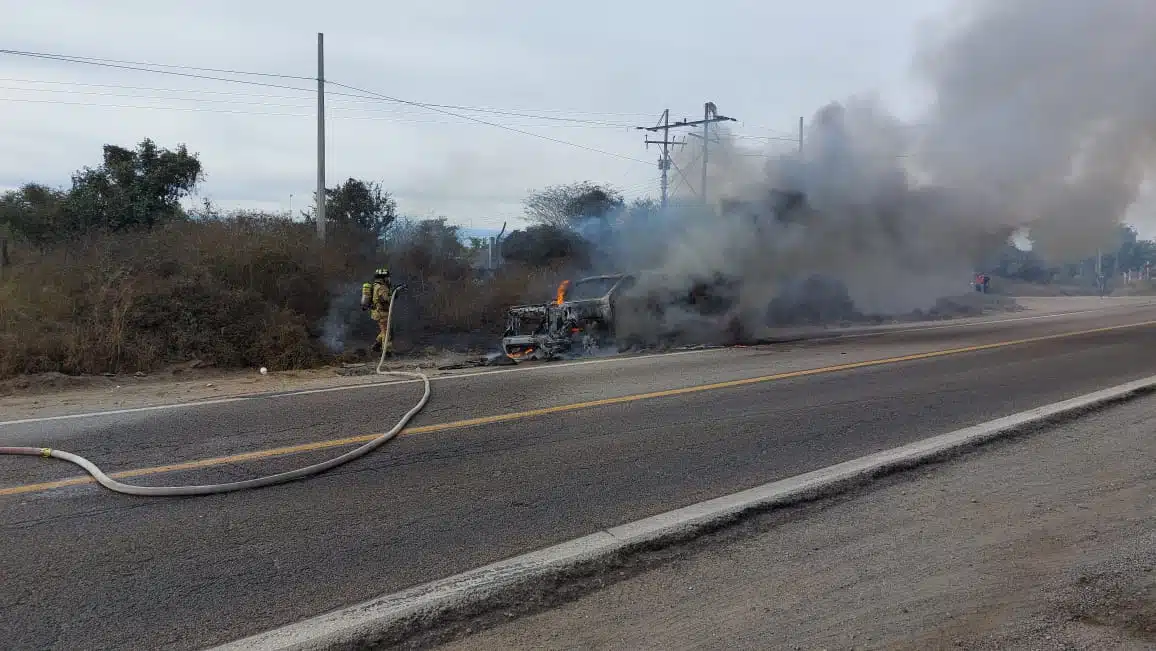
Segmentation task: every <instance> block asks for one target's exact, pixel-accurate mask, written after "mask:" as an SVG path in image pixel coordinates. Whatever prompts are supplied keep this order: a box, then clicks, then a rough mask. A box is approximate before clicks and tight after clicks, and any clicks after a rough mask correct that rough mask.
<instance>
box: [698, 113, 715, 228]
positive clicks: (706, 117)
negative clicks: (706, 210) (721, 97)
mask: <svg viewBox="0 0 1156 651" xmlns="http://www.w3.org/2000/svg"><path fill="white" fill-rule="evenodd" d="M716 116H718V111H717V110H716V109H715V105H714V102H707V103H706V104H704V105H703V110H702V186H701V187H702V205H704V206H706V205H709V204H708V203H707V198H706V163H707V155H708V154H709V153H710V140H709V139H708V137H707V130H708V129H709V128H710V119H711V118H712V117H716Z"/></svg>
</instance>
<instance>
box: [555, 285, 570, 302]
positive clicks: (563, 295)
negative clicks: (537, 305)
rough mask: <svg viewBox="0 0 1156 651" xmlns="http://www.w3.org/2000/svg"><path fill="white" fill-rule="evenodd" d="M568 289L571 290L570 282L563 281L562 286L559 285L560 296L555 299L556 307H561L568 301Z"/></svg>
mask: <svg viewBox="0 0 1156 651" xmlns="http://www.w3.org/2000/svg"><path fill="white" fill-rule="evenodd" d="M567 289H570V281H569V280H563V281H562V284H560V285H558V296H557V297H556V298H555V299H554V305H561V304H562V301H565V300H566V290H567Z"/></svg>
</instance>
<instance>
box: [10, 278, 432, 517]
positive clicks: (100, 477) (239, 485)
mask: <svg viewBox="0 0 1156 651" xmlns="http://www.w3.org/2000/svg"><path fill="white" fill-rule="evenodd" d="M401 289H402V287H398V288H396V289H394V290H393V293H392V294H391V295H390V301H389V312H388V314H387V316H386V319H385V323H386V325H385V335H384V337H383V341H382V345H381V358H380V359H379V360H378V362H377V368H376V369H375V373H376V374H377V375H392V376H397V377H404V378H409V379H416V380H421V382H422V384H423V385H424V390H423V392H422V397H421V399H420V400H418V402H417V404H416V405H414V406H413V407H412V408H411V409H410V410H409V411H407V412H406V413H405V415H403V416H402V417H401V419H400V420H398V421H397V424H396V425H394V426H393V427H392V428H391V429H390V430H389V431H387V432H385V433H384V434H380V435H378V436H377V437H375V438H374V439H373V440H371V441H369V442H367V443H365V444H363V445H361V446H360V447H358V448H355V449H353V450H350V451H349V452H346V453H345V454H342V455H340V456H337V457H334V458H332V459H329V460H328V461H322V462H320V463H315V464H313V465H310V466H305V467H303V468H297V469H295V470H289V471H286V472H280V473H277V474H274V475H266V476H264V477H257V478H254V479H246V480H244V481H234V482H229V483H225V484H202V485H199V486H137V485H134V484H125V483H122V482H119V481H116V480H115V479H112V478H111V477H109V476H108V475H106V474H105V473H104V472H103V471H101V469H100V468H98V467H97V466H96V464H94V463H92V462H91V461H89V460H88V459H85V458H84V457H82V456H80V455H78V454H73V453H71V452H65V451H63V450H55V449H52V448H37V447H0V455H19V456H29V457H43V458H46V459H60V460H61V461H67V462H69V463H72V464H75V465H77V466H80V467H81V468H83V469H84V470H85V471H86V472H87V473H88V474H89V475H92V478H93V479H95V480H96V482H97V483H98V484H100V485H101V486H104V487H105V488H107V489H109V490H111V491H114V492H117V493H124V494H126V495H148V496H151V497H174V496H186V495H215V494H219V493H232V492H235V491H241V490H247V489H250V488H262V487H265V486H273V485H274V484H284V483H286V482H290V481H295V480H297V479H304V478H305V477H310V476H312V475H316V474H319V473H323V472H325V471H327V470H332V469H333V468H336V467H338V466H341V465H344V464H347V463H349V462H350V461H353V460H354V459H358V458H360V457H363V456H365V455H367V454H369V453H370V452H372V451H374V450H376V449H377V448H379V447H381V446H382V445H384V444H385V443H386V442H388V441H389V440H390V439H392V438H393V437H395V436H397V435H398V433H400V432H401V431H402V430H403V429H405V426H406V425H408V424H409V421H410V420H412V419H413V417H414V416H416V415H417V413H418V412H419V411H421V410H422V409H423V408H425V406H426V403H428V402H429V398H430V382H429V377H428V376H427V375H426V374H424V373H417V372H413V373H411V372H407V371H383V370H382V366H384V365H385V355H386V352H387V351H388V350H389V344H390V335H391V333H392V326H393V306H394V299H396V298H397V293H398V292H399V291H401Z"/></svg>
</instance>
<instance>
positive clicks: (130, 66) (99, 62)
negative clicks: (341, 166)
mask: <svg viewBox="0 0 1156 651" xmlns="http://www.w3.org/2000/svg"><path fill="white" fill-rule="evenodd" d="M0 54H12V55H17V56H28V57H32V58H40V59H47V60H50V61H61V62H65V63H80V64H87V65H93V66H100V67H109V68H116V69H123V70H132V71H136V72H151V73H154V74H163V75H176V76H180V77H187V78H192V79H204V80H208V81H223V82H228V83H237V84H247V85H253V86H261V87H266V88H279V89H282V90H294V91H298V92H301V93H313V92H314V90H313V89H311V88H300V87H297V86H285V85H282V84H269V83H264V82H256V81H247V80H244V79H230V78H227V77H214V76H210V75H200V74H193V73H185V72H176V71H173V70H157V69H154V68H149V67H142V66H148V65H153V64H134V63H133V62H125V63H112V62H111V61H117V60H115V59H95V58H91V57H71V56H65V55H56V54H44V53H39V52H21V51H19V50H0ZM157 65H159V64H157ZM166 67H173V68H188V69H192V70H208V71H218V72H223V73H227V74H245V75H264V76H270V77H277V78H287V79H297V80H305V81H316V79H315V78H313V77H297V76H292V75H278V74H271V73H261V72H245V71H240V70H222V69H219V68H193V67H191V66H166ZM13 81H27V82H29V83H44V84H67V83H77V82H60V81H39V80H13ZM330 83H332V82H330ZM78 85H91V86H105V87H113V88H117V87H120V86H116V85H109V84H78ZM121 88H124V89H140V90H158V91H168V92H184V91H179V90H175V89H149V88H142V87H132V86H124V87H121ZM196 92H214V91H200V90H198V91H196ZM217 92H218V93H219V92H220V91H217ZM327 94H329V95H333V96H337V97H351V98H356V99H374V98H368V97H364V96H360V95H353V94H349V93H334V92H330V93H327ZM286 99H288V98H286ZM415 104H416V105H420V106H422V107H423V108H429V107H436V108H442V109H449V110H455V111H467V112H471V113H487V114H491V115H504V116H509V117H524V118H531V119H536V120H547V121H556V122H574V123H590V124H600V125H604V126H608V127H611V126H612V127H620V128H623V129H629V128H631V125H629V124H626V123H624V122H611V121H608V120H592V119H589V118H574V117H558V116H553V115H536V114H534V113H533V112H531V111H528V110H521V111H515V110H509V109H496V108H488V107H481V106H463V105H459V104H432V103H427V102H415ZM550 111H554V112H559V113H562V112H569V113H579V114H586V115H633V114H630V113H622V114H617V113H596V112H581V111H566V110H565V109H546V110H541V111H538V113H544V112H550Z"/></svg>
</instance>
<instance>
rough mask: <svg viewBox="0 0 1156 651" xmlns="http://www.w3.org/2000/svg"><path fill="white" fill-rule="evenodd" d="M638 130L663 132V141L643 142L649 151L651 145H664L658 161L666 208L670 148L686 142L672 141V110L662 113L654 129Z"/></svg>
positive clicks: (663, 201) (663, 203) (663, 202)
mask: <svg viewBox="0 0 1156 651" xmlns="http://www.w3.org/2000/svg"><path fill="white" fill-rule="evenodd" d="M635 128H636V129H644V130H646V131H661V132H662V140H649V139H644V140H643V141H642V142H643V143H645V144H646V146H647V149H649V148H650V145H662V157H661V158H659V159H658V169H659V171H660V172H661V173H662V177H661V180H662V183H661V185H662V207H663V208H666V203H667V197H668V195H669V190H670V176H669V173H670V146H671V145H685V144H686V141H685V140H684V141H681V142H680V141H677V140H671V139H670V109H666V110H665V111H663V112H662V117H661V118H659V122H658V126H654V127H635Z"/></svg>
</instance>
